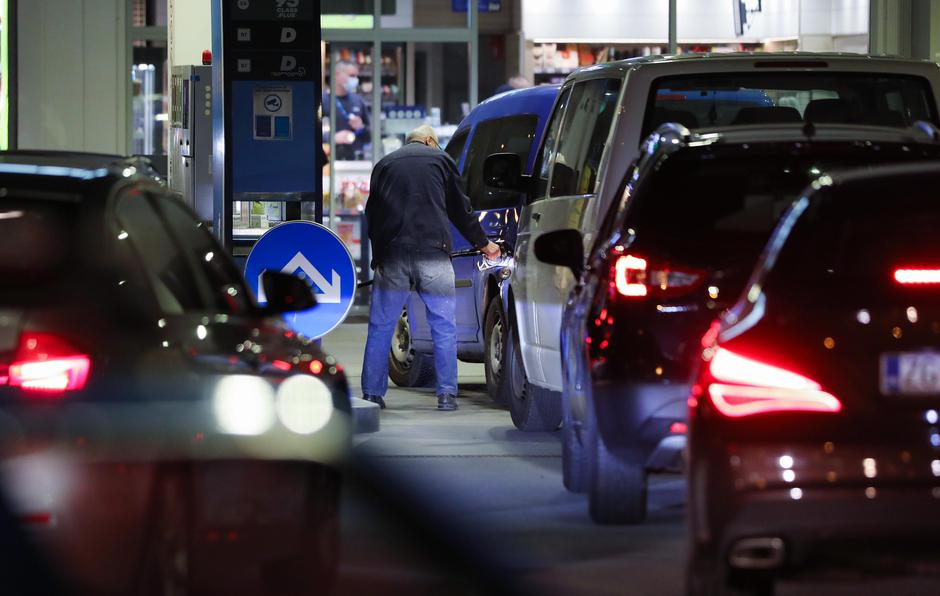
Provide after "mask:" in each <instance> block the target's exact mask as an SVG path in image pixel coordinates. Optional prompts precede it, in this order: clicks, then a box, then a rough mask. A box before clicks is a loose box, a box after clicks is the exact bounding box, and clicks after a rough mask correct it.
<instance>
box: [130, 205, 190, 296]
mask: <svg viewBox="0 0 940 596" xmlns="http://www.w3.org/2000/svg"><path fill="white" fill-rule="evenodd" d="M115 215H116V216H117V220H118V222H119V224H120V226H121V228H122V230H121V232H120V235H119V236H118V238H119V239H120V240H122V241H126V242H130V243H131V244H132V245H133V247H134V249H135V251H136V253H137V256H138V258H139V259H140V261H141V262H142V263H143V266H144V269H145V270H146V273H147V276H148V278H149V279H150V283H151V285H152V286H153V290H154V293H155V294H156V298H157V302H158V304H159V305H160V308H161V310H163V311H164V312H166V313H169V314H181V313H183V312H186V311H199V310H204V305H203V301H202V296H201V295H200V294H199V289H198V286H197V285H196V279H195V276H194V275H193V271H192V269H191V268H190V266H189V264H188V263H187V259H186V256H185V255H184V254H183V252H182V251H181V250H180V249H179V246H178V245H177V244H176V243H175V242H174V241H173V238H172V237H171V236H170V235H169V233H168V232H167V229H166V227H165V226H164V225H162V223H161V221H160V216H159V215H158V213H157V211H156V210H155V209H154V208H153V205H151V203H150V201H149V200H148V197H147V196H146V195H142V194H139V193H138V194H130V193H128V194H125V195H124V196H122V197H120V198H119V200H118V203H117V207H116V209H115Z"/></svg>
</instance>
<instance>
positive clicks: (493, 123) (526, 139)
mask: <svg viewBox="0 0 940 596" xmlns="http://www.w3.org/2000/svg"><path fill="white" fill-rule="evenodd" d="M536 126H538V117H536V116H532V115H525V116H508V117H505V118H494V119H492V120H487V121H485V122H481V123H479V124H477V127H476V131H475V132H474V133H473V140H471V141H470V148H469V149H468V150H467V159H466V162H465V163H464V168H463V179H464V183H465V184H466V187H467V194H468V195H469V196H470V204H471V205H473V209H474V211H482V210H484V209H498V208H500V207H513V206H515V205H516V204H517V203H518V202H519V194H520V193H518V192H514V191H507V190H500V189H496V188H492V187H488V186H486V184H485V183H484V182H483V162H484V161H485V160H486V158H487V157H488V156H489V155H492V154H493V153H515V154H516V155H518V156H519V157H520V158H521V159H522V163H523V164H525V163H528V161H529V151H530V150H531V149H532V141H533V139H535V128H536Z"/></svg>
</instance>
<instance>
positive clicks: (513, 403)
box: [503, 327, 561, 432]
mask: <svg viewBox="0 0 940 596" xmlns="http://www.w3.org/2000/svg"><path fill="white" fill-rule="evenodd" d="M507 335H508V337H509V339H510V341H509V344H510V345H509V347H508V350H507V352H506V354H507V359H506V372H507V379H506V380H507V382H506V383H504V384H503V386H504V387H505V391H504V392H503V395H504V398H503V399H504V400H505V401H506V402H508V403H509V414H510V416H511V417H512V423H513V424H514V425H516V428H518V429H519V430H521V431H524V432H551V431H555V430H558V426H559V425H560V424H561V393H558V392H555V391H548V390H544V389H540V388H538V387H536V386H534V385H532V384H531V383H529V378H528V376H527V375H526V372H525V365H524V364H523V362H522V348H521V347H520V342H519V336H518V331H517V330H516V328H515V327H513V329H512V332H511V333H508V334H507Z"/></svg>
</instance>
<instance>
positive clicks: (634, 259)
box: [613, 254, 705, 298]
mask: <svg viewBox="0 0 940 596" xmlns="http://www.w3.org/2000/svg"><path fill="white" fill-rule="evenodd" d="M613 276H614V280H613V286H614V287H615V288H616V289H617V292H618V293H620V295H621V296H628V297H632V298H641V297H643V296H658V297H669V296H676V295H680V294H685V293H687V292H690V291H692V290H694V289H695V288H697V287H699V286H700V285H701V283H702V281H703V280H704V279H705V275H704V273H703V272H702V271H697V270H694V269H690V268H688V267H676V266H673V265H670V264H666V263H656V262H650V260H649V259H645V258H642V257H638V256H636V255H632V254H626V255H620V256H618V257H617V259H616V261H614V271H613Z"/></svg>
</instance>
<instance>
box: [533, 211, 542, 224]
mask: <svg viewBox="0 0 940 596" xmlns="http://www.w3.org/2000/svg"><path fill="white" fill-rule="evenodd" d="M540 219H542V214H541V213H538V212H536V213H533V214H532V221H534V222H536V223H538V221H539V220H540Z"/></svg>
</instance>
